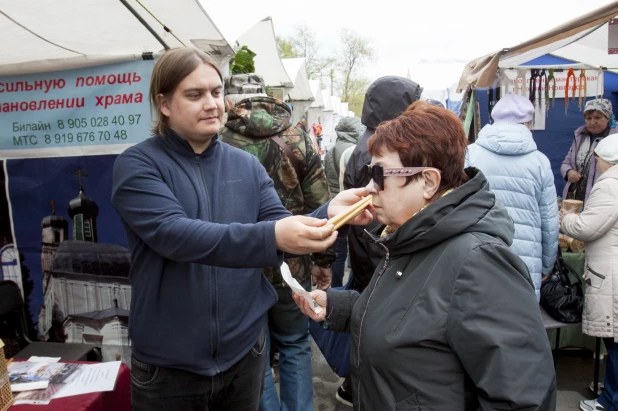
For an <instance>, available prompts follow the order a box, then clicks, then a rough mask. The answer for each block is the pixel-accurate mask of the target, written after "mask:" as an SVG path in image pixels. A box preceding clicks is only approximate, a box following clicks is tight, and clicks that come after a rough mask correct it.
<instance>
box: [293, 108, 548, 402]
mask: <svg viewBox="0 0 618 411" xmlns="http://www.w3.org/2000/svg"><path fill="white" fill-rule="evenodd" d="M466 145H467V139H466V136H465V134H464V131H463V128H462V127H461V122H460V121H459V119H458V118H457V116H456V115H455V114H453V113H451V112H449V111H448V110H445V109H442V108H439V107H436V106H431V105H430V104H429V103H425V102H417V103H414V104H413V105H412V106H411V107H410V108H409V109H408V110H406V112H405V113H404V114H403V115H401V116H400V117H398V118H396V119H394V120H392V121H389V122H386V123H383V124H382V125H380V126H379V127H378V128H377V129H376V131H375V133H374V135H373V136H372V137H371V138H370V139H369V142H368V149H369V153H370V154H371V155H372V156H373V157H372V161H371V168H370V175H371V181H370V183H369V184H368V186H367V188H366V191H367V192H368V193H369V194H371V195H373V199H372V205H373V209H374V213H375V216H376V217H377V219H378V220H379V221H380V223H382V225H381V226H379V227H377V230H375V231H374V232H372V233H368V235H369V237H370V238H371V241H373V242H374V244H376V245H377V246H378V247H380V248H382V249H383V250H384V254H385V257H384V258H383V259H382V261H381V262H380V265H379V268H378V269H377V270H376V272H375V274H374V275H373V277H372V279H371V282H370V283H369V286H368V287H367V289H366V291H365V292H363V293H362V294H359V293H358V292H357V291H354V290H332V289H331V290H328V291H327V292H324V291H313V292H312V293H311V296H312V298H313V300H314V301H315V303H317V304H318V305H319V306H321V307H322V308H323V310H322V311H321V312H320V313H319V314H316V313H315V312H314V311H313V306H310V305H309V303H308V302H307V301H305V300H303V299H301V298H299V297H298V296H296V295H295V297H294V299H295V301H296V303H297V304H298V305H299V306H300V307H301V310H302V311H303V312H304V313H305V314H306V315H308V316H309V317H310V318H312V319H314V320H315V321H320V322H322V324H323V327H324V328H327V329H330V330H333V331H339V332H349V333H350V337H351V338H350V339H351V349H350V362H351V376H352V384H353V387H354V389H353V390H352V394H353V404H354V408H355V409H356V410H417V409H423V410H427V411H434V410H435V411H444V410H448V411H470V410H486V411H488V410H507V409H508V410H527V411H533V410H541V411H554V410H555V409H556V375H555V371H554V366H553V361H552V355H551V349H550V346H549V342H548V340H547V335H546V333H545V329H544V327H543V323H542V320H541V315H540V311H539V308H538V304H537V303H536V297H535V294H534V287H533V285H532V281H531V279H530V275H529V274H528V269H527V266H526V264H525V263H524V262H523V261H522V260H521V258H519V257H518V256H517V255H515V254H514V253H513V252H512V251H511V250H510V249H509V245H510V244H511V242H512V240H513V233H514V226H513V222H512V220H511V219H510V217H509V214H508V212H507V210H506V208H505V207H504V206H503V205H502V204H501V203H500V202H499V201H496V197H495V195H494V193H493V192H492V191H491V190H490V189H489V184H488V183H487V180H486V179H485V177H484V176H483V174H482V173H481V172H480V171H479V170H477V169H475V168H468V169H465V170H464V157H465V150H466Z"/></svg>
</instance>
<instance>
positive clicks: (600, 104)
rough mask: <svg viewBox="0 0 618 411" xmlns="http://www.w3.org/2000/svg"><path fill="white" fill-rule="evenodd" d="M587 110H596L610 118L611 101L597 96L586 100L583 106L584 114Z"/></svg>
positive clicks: (611, 113)
mask: <svg viewBox="0 0 618 411" xmlns="http://www.w3.org/2000/svg"><path fill="white" fill-rule="evenodd" d="M588 111H598V112H600V113H602V114H603V115H604V116H605V117H607V118H611V117H612V115H613V114H614V113H613V112H612V102H611V101H609V100H608V99H606V98H597V99H594V100H590V101H588V102H587V103H586V106H585V107H584V114H586V113H587V112H588Z"/></svg>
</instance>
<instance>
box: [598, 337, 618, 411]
mask: <svg viewBox="0 0 618 411" xmlns="http://www.w3.org/2000/svg"><path fill="white" fill-rule="evenodd" d="M603 343H604V344H605V348H606V349H607V360H606V361H605V381H603V384H605V390H604V391H603V392H602V393H601V396H600V397H599V398H598V400H597V401H598V402H599V404H601V405H602V406H603V407H605V409H606V410H607V411H618V344H616V343H615V342H614V339H613V338H603Z"/></svg>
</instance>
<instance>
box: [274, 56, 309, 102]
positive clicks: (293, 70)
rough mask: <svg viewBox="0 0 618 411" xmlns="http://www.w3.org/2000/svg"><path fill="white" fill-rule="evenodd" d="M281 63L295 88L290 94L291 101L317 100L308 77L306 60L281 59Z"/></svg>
mask: <svg viewBox="0 0 618 411" xmlns="http://www.w3.org/2000/svg"><path fill="white" fill-rule="evenodd" d="M281 63H282V64H283V67H284V68H285V71H286V73H288V76H289V77H290V78H291V79H292V83H293V85H294V88H293V89H292V90H290V92H289V93H288V97H289V99H290V100H291V101H298V100H302V101H313V100H315V98H314V96H313V93H312V92H311V86H310V85H309V78H308V77H307V66H306V64H305V59H304V58H302V57H301V58H293V59H281Z"/></svg>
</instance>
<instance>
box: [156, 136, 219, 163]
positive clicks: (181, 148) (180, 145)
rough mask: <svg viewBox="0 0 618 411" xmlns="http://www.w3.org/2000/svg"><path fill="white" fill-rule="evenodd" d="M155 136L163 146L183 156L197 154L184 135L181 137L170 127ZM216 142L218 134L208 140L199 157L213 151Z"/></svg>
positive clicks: (217, 141)
mask: <svg viewBox="0 0 618 411" xmlns="http://www.w3.org/2000/svg"><path fill="white" fill-rule="evenodd" d="M157 137H159V140H160V141H161V142H162V144H163V145H164V146H165V147H167V148H169V149H171V150H173V151H175V152H177V153H179V154H182V155H184V156H190V157H195V156H197V155H198V154H197V153H195V151H193V147H191V144H189V142H188V141H187V140H186V139H185V138H184V137H182V136H181V135H180V134H178V133H176V132H175V131H174V130H172V129H167V131H165V133H164V134H162V135H158V136H157ZM218 144H219V134H215V136H214V137H213V138H212V140H210V144H209V145H208V147H207V148H206V150H204V152H203V153H201V154H199V156H200V157H206V156H208V155H209V153H212V152H213V150H214V148H215V147H216V146H217V145H218Z"/></svg>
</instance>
